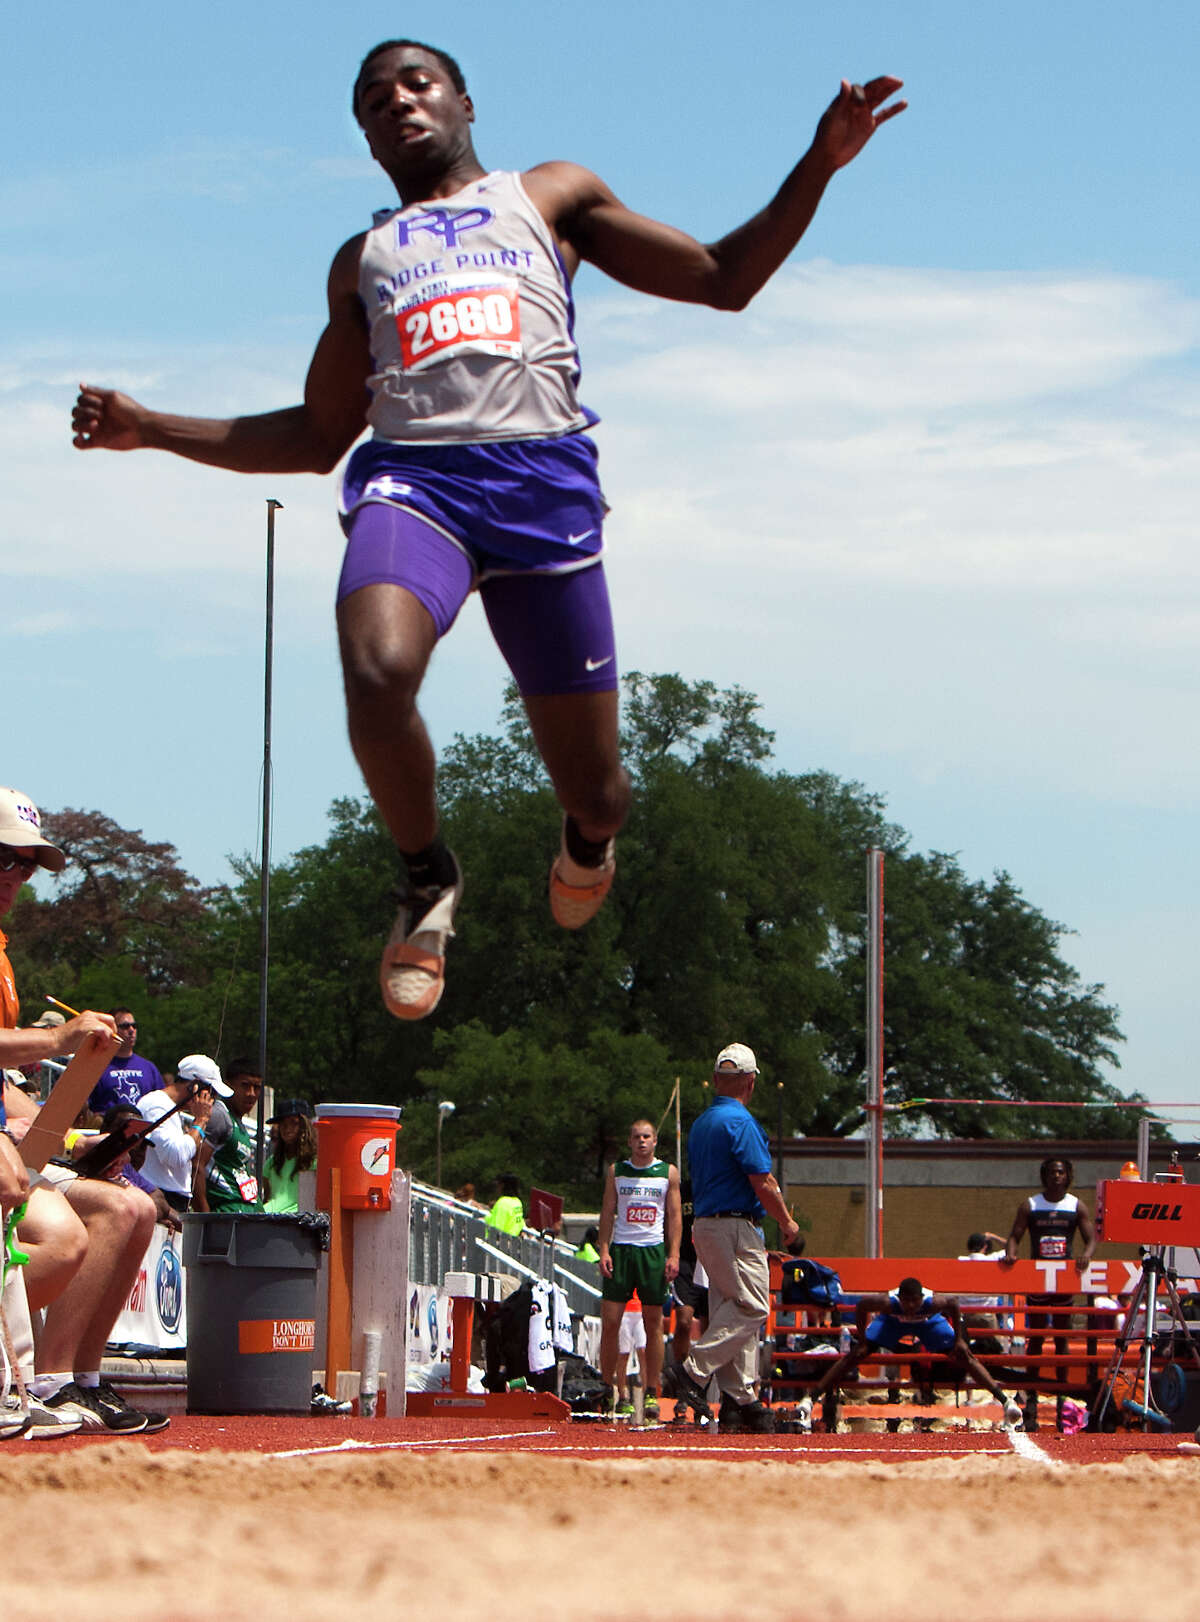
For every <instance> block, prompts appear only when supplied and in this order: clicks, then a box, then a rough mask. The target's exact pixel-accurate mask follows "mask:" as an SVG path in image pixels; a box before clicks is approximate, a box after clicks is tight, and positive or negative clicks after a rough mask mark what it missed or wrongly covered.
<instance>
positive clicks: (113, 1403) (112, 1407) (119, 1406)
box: [96, 1380, 171, 1436]
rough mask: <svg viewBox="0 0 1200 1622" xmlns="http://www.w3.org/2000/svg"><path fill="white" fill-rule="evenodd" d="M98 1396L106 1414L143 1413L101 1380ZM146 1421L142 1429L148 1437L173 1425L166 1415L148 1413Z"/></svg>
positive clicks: (97, 1389) (97, 1391) (97, 1390)
mask: <svg viewBox="0 0 1200 1622" xmlns="http://www.w3.org/2000/svg"><path fill="white" fill-rule="evenodd" d="M96 1396H97V1398H98V1399H99V1402H100V1406H101V1407H102V1408H103V1409H104V1410H105V1412H110V1411H111V1412H114V1413H120V1412H122V1411H124V1412H126V1413H130V1414H136V1413H140V1412H141V1409H139V1408H134V1407H132V1406H131V1405H130V1404H129V1403H127V1402H126V1401H125V1398H124V1397H122V1396H118V1394H117V1393H116V1392H115V1391H114V1390H113V1388H112V1386H110V1385H109V1383H108V1381H107V1380H101V1382H100V1384H99V1385H98V1386H97V1387H96ZM145 1419H146V1423H145V1425H144V1426H143V1427H142V1429H143V1431H144V1433H145V1434H146V1435H147V1436H150V1435H153V1433H154V1432H155V1431H165V1430H166V1428H167V1426H168V1425H169V1424H170V1423H171V1421H170V1420H169V1419H168V1418H167V1416H166V1414H159V1413H149V1412H147V1413H146V1415H145Z"/></svg>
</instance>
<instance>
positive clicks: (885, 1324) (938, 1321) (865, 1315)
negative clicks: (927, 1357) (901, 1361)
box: [799, 1278, 1021, 1429]
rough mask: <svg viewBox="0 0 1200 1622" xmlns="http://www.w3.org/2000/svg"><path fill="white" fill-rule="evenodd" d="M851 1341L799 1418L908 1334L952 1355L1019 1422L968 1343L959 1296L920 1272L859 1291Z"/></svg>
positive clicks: (1009, 1419)
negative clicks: (931, 1286) (876, 1289)
mask: <svg viewBox="0 0 1200 1622" xmlns="http://www.w3.org/2000/svg"><path fill="white" fill-rule="evenodd" d="M854 1336H855V1344H854V1345H852V1346H851V1348H850V1350H849V1351H848V1352H847V1353H846V1354H845V1356H843V1357H840V1358H838V1360H837V1362H836V1363H834V1364H833V1366H832V1367H831V1368H829V1369H827V1370H826V1372H825V1374H824V1375H822V1377H821V1379H820V1380H819V1381H818V1382H817V1384H816V1385H815V1386H814V1387H813V1392H812V1395H811V1397H805V1398H803V1399H802V1401H801V1402H800V1404H799V1408H800V1418H801V1423H802V1424H803V1425H805V1426H811V1424H812V1409H813V1404H814V1402H816V1401H817V1400H818V1399H819V1398H821V1397H823V1396H824V1395H825V1393H826V1392H827V1391H830V1390H832V1389H834V1388H835V1387H836V1386H838V1385H840V1384H841V1382H842V1381H843V1380H844V1379H845V1377H846V1375H847V1374H848V1373H849V1372H850V1370H851V1369H854V1368H857V1367H858V1365H859V1364H860V1363H861V1362H862V1360H863V1358H864V1357H868V1356H869V1355H870V1354H871V1353H872V1352H880V1351H888V1352H894V1351H897V1350H898V1349H899V1347H900V1343H901V1342H902V1341H904V1340H907V1339H913V1340H918V1341H920V1343H921V1345H922V1346H923V1347H924V1348H925V1350H926V1351H927V1352H938V1353H940V1354H941V1355H942V1356H944V1357H948V1358H951V1359H952V1360H953V1361H954V1363H956V1364H957V1366H958V1367H959V1368H960V1369H961V1370H962V1371H963V1372H964V1373H965V1374H969V1375H970V1376H971V1378H972V1380H974V1382H975V1384H976V1385H980V1386H983V1388H984V1389H985V1390H987V1391H990V1392H991V1394H992V1396H993V1397H995V1398H996V1400H997V1402H1000V1403H1002V1404H1003V1405H1004V1421H1005V1424H1007V1425H1012V1426H1015V1427H1017V1428H1018V1429H1019V1428H1020V1424H1021V1410H1020V1407H1019V1406H1018V1405H1017V1404H1016V1403H1015V1402H1012V1401H1010V1400H1009V1398H1008V1397H1006V1396H1005V1394H1004V1392H1003V1391H1002V1390H1001V1388H1000V1386H999V1385H998V1384H997V1383H996V1381H995V1380H993V1378H992V1376H991V1375H990V1374H989V1373H988V1371H987V1370H986V1369H985V1368H984V1366H983V1364H982V1363H981V1362H980V1361H979V1359H978V1358H977V1357H976V1356H975V1355H974V1353H973V1352H972V1351H971V1348H970V1347H969V1346H968V1345H967V1340H966V1336H965V1335H964V1334H963V1331H962V1313H961V1311H960V1310H959V1305H958V1297H957V1296H955V1295H937V1294H935V1293H934V1292H933V1291H932V1290H927V1289H926V1288H925V1286H924V1285H923V1284H922V1283H921V1281H920V1279H919V1278H903V1279H901V1280H900V1283H899V1284H898V1285H897V1286H896V1288H895V1289H894V1290H892V1291H890V1292H889V1293H888V1294H887V1295H860V1296H859V1298H858V1300H857V1302H856V1303H855V1307H854Z"/></svg>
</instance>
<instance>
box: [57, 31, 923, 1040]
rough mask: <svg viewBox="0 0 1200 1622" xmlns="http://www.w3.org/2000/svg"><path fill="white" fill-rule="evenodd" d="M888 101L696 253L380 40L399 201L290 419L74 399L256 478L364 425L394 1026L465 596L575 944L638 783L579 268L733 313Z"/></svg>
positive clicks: (385, 139)
mask: <svg viewBox="0 0 1200 1622" xmlns="http://www.w3.org/2000/svg"><path fill="white" fill-rule="evenodd" d="M899 88H900V81H899V80H898V79H892V78H886V77H884V78H878V79H872V80H870V81H869V82H868V83H866V84H865V85H851V84H849V83H847V82H845V81H843V83H842V86H841V89H840V90H839V92H838V95H837V96H836V97H835V99H834V101H833V102H832V103H831V105H830V106H829V108H828V109H827V110H826V112H825V114H824V115H823V117H822V118H821V120H820V123H819V124H818V126H817V131H816V134H815V136H814V138H813V142H812V145H811V146H810V148H809V150H808V151H807V152H806V153H805V155H804V157H803V158H801V160H800V162H799V163H798V164H797V165H796V167H795V168H794V169H793V170H792V172H791V174H790V175H789V176H788V177H787V179H786V180H785V181H784V183H783V185H782V187H781V188H780V189H779V191H778V193H777V194H776V196H775V197H774V198H773V200H772V201H771V202H770V204H768V206H767V207H766V208H765V209H763V210H762V211H761V212H760V213H758V214H756V215H755V216H754V217H753V218H752V219H750V220H748V221H747V222H746V223H745V224H743V225H741V226H739V227H738V228H737V229H736V230H734V231H732V232H730V233H729V235H728V236H725V237H723V238H721V240H720V241H718V242H715V243H712V244H710V245H704V244H701V243H699V242H697V241H695V240H694V239H693V238H691V237H689V236H687V235H685V234H684V233H683V232H681V231H677V230H675V229H673V228H672V227H669V226H665V225H661V224H659V223H657V222H656V221H653V220H649V219H646V218H644V217H642V216H639V215H637V214H634V213H633V212H632V211H631V210H629V209H627V208H626V207H625V206H624V204H622V203H621V202H620V201H619V200H618V198H617V197H615V196H614V195H613V193H612V192H611V191H610V190H609V188H608V187H607V186H606V185H605V184H604V182H603V181H602V180H600V179H599V178H598V177H597V176H596V175H594V174H592V173H590V172H589V171H588V170H586V169H582V168H580V167H579V166H578V165H576V164H571V163H563V162H554V163H544V164H539V165H538V166H537V167H536V168H533V169H530V170H528V171H526V172H525V173H523V174H520V175H518V174H513V173H509V172H507V171H503V170H493V171H489V170H487V169H486V168H485V167H484V166H483V165H482V164H481V163H480V162H479V159H478V158H477V157H476V155H475V149H474V145H473V141H472V135H471V126H472V124H473V123H474V120H475V108H474V105H473V103H472V101H471V98H470V96H469V95H468V94H467V88H466V83H465V81H464V79H463V75H462V71H461V69H460V68H459V67H458V64H457V63H456V62H455V61H454V59H453V58H452V57H450V56H448V55H446V53H445V52H444V51H441V50H438V49H436V48H434V47H432V46H428V45H422V44H419V43H417V42H415V41H413V40H389V41H387V42H385V43H384V44H383V45H379V46H376V48H375V49H374V50H372V51H371V52H369V53H368V55H367V57H366V58H365V59H364V61H363V64H362V67H361V69H360V70H359V74H358V78H357V80H356V82H355V86H354V98H353V105H354V112H355V116H356V117H357V119H358V121H359V124H360V125H361V127H362V130H363V133H364V134H365V136H366V139H367V143H368V145H369V147H370V150H371V153H372V155H373V156H374V157H375V159H376V160H377V161H378V163H379V164H380V165H381V167H382V168H383V169H384V170H385V172H386V173H387V175H388V177H389V178H390V179H391V180H392V182H393V183H394V185H395V187H396V190H397V192H398V193H399V197H400V206H399V207H398V208H392V209H388V210H385V211H384V212H383V213H381V214H379V215H377V216H376V219H375V222H374V224H373V225H372V227H371V229H370V230H369V231H366V232H363V233H361V234H360V235H358V236H355V237H353V238H351V240H350V241H349V242H347V243H346V244H345V245H344V246H343V247H342V249H341V250H340V251H339V253H338V254H337V256H336V258H335V259H334V262H333V267H332V269H331V271H330V275H329V289H328V292H329V322H328V325H327V326H326V329H325V331H324V333H323V334H322V336H321V339H320V341H319V342H318V344H317V348H316V352H315V354H314V356H313V360H312V364H311V366H310V368H309V373H308V379H307V382H306V384H305V391H304V401H303V403H302V404H300V405H297V406H293V407H291V408H289V409H287V410H283V411H272V412H267V413H265V414H263V415H261V416H254V417H237V418H233V419H230V420H223V421H213V420H207V419H200V418H195V417H174V416H167V415H165V414H163V413H161V412H156V411H148V410H147V409H146V408H145V407H143V406H141V405H139V404H137V402H135V401H133V400H130V399H129V398H128V397H127V396H125V395H121V394H117V393H115V392H113V391H112V390H109V389H101V388H96V387H93V386H91V385H87V384H85V385H84V386H83V387H82V388H81V390H80V393H79V396H78V399H77V401H76V404H75V409H74V414H73V419H72V422H73V429H74V443H75V444H76V445H77V446H78V447H79V448H80V449H90V448H94V447H107V448H109V449H112V450H134V449H137V448H139V447H143V446H149V447H154V448H157V449H160V450H168V451H172V452H174V453H176V454H177V455H180V456H185V457H188V458H190V459H191V460H193V461H198V462H205V463H208V464H209V465H212V466H216V467H223V468H230V469H233V470H235V471H238V472H245V473H266V472H269V473H275V474H278V473H300V472H328V471H330V470H332V469H333V468H334V467H335V466H336V464H337V463H338V462H339V461H340V460H341V458H342V457H343V456H344V455H345V454H346V452H347V451H348V450H349V449H350V447H351V446H352V445H353V444H354V442H355V441H356V440H357V439H358V438H359V436H360V435H361V434H362V432H363V429H364V428H365V427H370V429H371V431H372V438H371V439H370V440H369V441H368V442H367V443H366V444H365V445H363V446H361V447H360V448H359V450H358V451H356V452H355V454H354V456H353V457H351V459H350V463H349V465H348V467H347V469H346V473H345V478H344V480H343V487H342V515H343V523H344V526H345V528H346V532H347V536H348V544H347V549H346V559H345V565H344V568H343V571H342V577H341V583H340V586H339V592H338V633H339V640H340V645H341V654H342V666H343V672H344V675H345V684H346V703H347V712H348V719H349V728H350V739H351V743H352V745H353V747H354V752H355V754H356V756H357V758H358V762H359V765H360V766H361V768H362V772H363V776H364V777H365V779H366V782H367V786H368V787H369V789H370V791H371V795H372V797H373V799H374V801H375V803H376V805H377V806H378V808H379V811H380V814H381V816H382V817H383V820H384V822H385V823H386V824H387V827H388V829H389V831H390V833H391V835H392V837H393V839H394V840H395V842H396V846H397V848H398V850H399V851H400V853H401V855H402V856H403V857H404V860H405V864H406V867H407V872H408V889H407V893H406V895H405V898H404V900H403V903H402V905H401V908H400V912H399V914H398V916H397V919H396V923H395V926H394V927H393V930H392V934H391V936H390V938H389V940H388V942H387V945H386V947H385V949H384V954H383V960H382V962H381V965H380V982H381V987H382V990H383V996H384V1001H385V1003H386V1005H387V1007H388V1008H389V1009H390V1011H391V1012H392V1013H393V1014H395V1015H396V1016H397V1017H399V1018H404V1019H418V1018H420V1017H422V1016H423V1015H424V1014H427V1013H429V1012H430V1010H431V1009H432V1008H433V1007H434V1006H435V1005H436V1003H437V1001H438V999H439V998H440V996H441V993H442V987H443V983H444V971H445V950H446V942H447V939H448V938H449V936H450V935H451V934H452V933H453V927H452V926H453V919H454V913H455V909H456V907H457V905H458V901H459V898H460V896H461V893H462V875H461V873H460V871H459V868H458V863H457V862H456V861H455V859H454V856H453V854H452V853H451V852H450V851H449V850H448V849H447V848H446V846H445V844H444V843H443V842H442V839H441V837H440V835H439V832H438V815H437V804H436V799H435V795H434V755H433V749H432V746H431V744H430V741H429V737H428V735H427V733H426V731H425V727H424V723H423V722H422V720H421V717H420V714H419V713H418V710H417V697H418V694H419V692H420V688H421V683H422V681H423V679H424V675H425V670H426V667H427V665H428V662H429V659H430V656H431V654H432V652H433V649H434V647H435V646H436V644H437V641H438V638H439V637H440V636H442V635H444V634H445V632H446V631H447V630H448V629H449V627H450V625H451V624H452V623H453V621H454V618H455V616H456V614H457V613H458V610H459V608H460V607H461V606H462V603H463V601H464V600H465V598H466V596H467V595H468V593H469V592H470V591H471V590H472V589H473V588H478V590H479V592H480V595H481V597H482V599H483V603H484V607H485V609H486V612H487V615H488V619H489V622H490V624H491V627H492V630H493V633H494V635H495V637H496V639H497V642H498V643H499V645H500V648H501V650H502V652H503V653H504V656H505V658H506V659H507V660H508V663H509V665H510V667H511V669H512V671H513V674H514V676H515V678H516V681H517V684H518V686H519V688H520V690H521V694H522V697H523V700H524V703H525V707H526V711H527V713H528V716H529V722H530V727H531V730H532V732H533V736H534V739H535V741H536V744H537V747H538V749H539V750H540V752H541V755H542V758H543V760H544V761H545V764H546V769H547V771H548V772H549V775H550V779H551V782H552V783H553V785H554V789H555V793H556V794H557V796H558V799H559V802H560V804H561V806H562V809H563V836H562V846H561V849H560V851H559V853H558V855H557V856H556V858H555V860H554V863H553V865H552V867H551V874H550V906H551V910H552V913H553V915H554V917H555V919H556V920H557V922H558V923H559V924H561V925H562V926H563V927H565V928H567V929H578V928H579V927H581V926H582V925H583V924H584V923H586V922H587V921H588V919H590V918H591V917H592V916H593V915H594V914H595V912H596V910H597V909H598V908H599V906H600V905H601V903H602V902H603V900H604V897H605V895H606V894H607V892H608V889H609V887H610V885H611V883H612V876H613V869H614V860H615V859H614V853H613V839H614V836H615V835H616V833H617V831H618V830H619V829H620V827H621V825H622V823H623V822H624V820H625V816H626V813H627V810H628V804H629V780H628V776H627V774H626V772H625V769H624V767H623V766H622V764H621V759H620V753H619V748H618V739H617V659H616V648H615V644H614V641H613V632H612V620H611V615H610V612H609V605H608V595H607V591H606V588H605V584H604V574H603V565H602V564H601V562H600V554H601V548H602V532H603V518H604V512H605V504H604V498H603V496H602V495H601V492H600V487H599V482H598V480H597V476H596V451H595V447H594V446H593V444H592V442H591V440H590V438H589V437H588V434H587V429H588V428H589V427H590V426H591V424H592V422H593V421H594V420H595V419H594V418H593V417H592V415H591V414H590V413H589V412H588V411H587V410H586V409H585V408H584V407H583V406H582V405H581V404H580V402H579V398H578V394H577V387H578V382H579V357H578V355H577V353H576V349H575V340H574V334H573V321H572V304H571V292H570V283H571V277H572V276H573V275H574V273H575V270H576V268H577V267H578V265H579V263H580V262H581V261H582V260H585V259H586V260H588V261H590V262H591V263H592V264H594V265H597V266H598V267H599V268H600V269H601V270H603V271H606V272H607V273H608V274H609V275H611V276H613V277H615V278H616V279H617V280H618V281H620V282H623V283H625V284H626V285H627V286H629V287H633V288H637V289H639V290H640V291H642V292H646V293H653V294H657V295H658V296H660V297H664V298H672V299H678V300H682V301H685V302H688V303H694V304H709V305H713V306H715V307H716V308H719V309H741V308H743V307H744V306H745V305H746V304H747V303H748V302H749V300H750V299H751V298H753V296H754V295H755V293H757V292H758V290H759V289H760V288H761V287H762V286H763V284H764V283H765V282H766V281H767V280H768V278H769V277H770V276H771V275H773V274H774V272H775V271H776V270H777V269H778V267H779V266H780V265H781V264H782V263H783V261H784V260H785V259H786V257H787V256H788V254H789V253H790V252H791V251H792V249H793V248H794V247H795V245H796V243H797V242H798V241H799V240H800V238H801V236H802V235H803V234H804V232H805V230H806V229H807V227H808V224H809V222H810V220H811V219H812V217H813V214H814V212H815V211H816V208H817V205H818V203H819V202H820V199H821V196H822V194H823V193H824V190H825V187H826V186H827V185H828V184H829V181H830V180H831V179H832V178H833V176H834V174H835V173H836V172H837V170H838V169H840V168H842V167H843V166H844V165H845V164H847V163H849V162H850V160H851V159H852V158H854V157H855V156H856V155H857V154H858V153H859V152H860V151H861V150H862V148H863V147H864V146H865V145H866V143H867V141H868V140H869V139H870V138H871V136H872V135H873V134H874V132H875V130H876V129H877V128H878V126H879V125H880V124H882V123H884V122H885V121H886V120H888V119H890V118H892V117H894V116H895V115H896V114H897V113H899V112H901V111H902V110H903V108H904V106H905V103H904V102H892V104H891V105H890V106H886V107H885V106H884V105H883V104H884V103H885V102H886V101H888V99H889V98H890V97H891V96H893V95H894V93H895V92H896V91H897V90H898V89H899Z"/></svg>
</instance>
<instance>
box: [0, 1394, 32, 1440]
mask: <svg viewBox="0 0 1200 1622" xmlns="http://www.w3.org/2000/svg"><path fill="white" fill-rule="evenodd" d="M29 1425H30V1419H29V1415H28V1414H27V1413H26V1412H25V1410H24V1409H23V1408H22V1407H21V1404H20V1402H19V1401H18V1399H17V1397H16V1396H15V1395H13V1396H11V1397H5V1399H4V1401H3V1403H0V1442H7V1441H9V1440H10V1439H11V1438H12V1437H14V1436H25V1435H26V1434H27V1433H28V1431H29Z"/></svg>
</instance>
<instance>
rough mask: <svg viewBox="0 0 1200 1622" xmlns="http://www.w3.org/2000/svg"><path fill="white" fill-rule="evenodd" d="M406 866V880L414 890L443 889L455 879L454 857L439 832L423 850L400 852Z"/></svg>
mask: <svg viewBox="0 0 1200 1622" xmlns="http://www.w3.org/2000/svg"><path fill="white" fill-rule="evenodd" d="M400 854H401V856H403V858H404V862H405V866H406V867H407V868H408V882H409V883H410V884H411V885H412V887H413V889H414V890H431V889H437V890H445V889H448V888H449V887H450V885H452V884H454V883H455V882H456V881H457V878H458V874H457V873H456V871H455V866H454V857H453V856H452V855H451V854H450V851H449V849H448V847H447V846H446V845H445V844H443V842H442V836H441V834H439V835H438V836H437V838H436V839H435V840H434V841H433V843H432V844H431V845H426V847H425V849H424V850H417V851H412V852H409V851H406V850H402V851H401V852H400Z"/></svg>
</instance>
